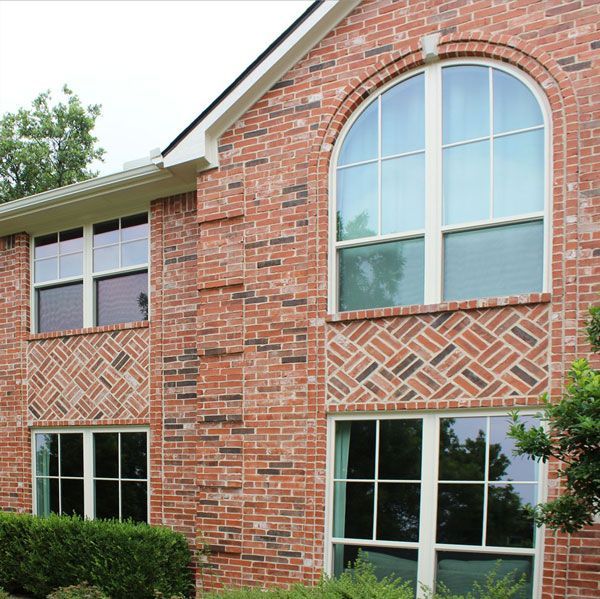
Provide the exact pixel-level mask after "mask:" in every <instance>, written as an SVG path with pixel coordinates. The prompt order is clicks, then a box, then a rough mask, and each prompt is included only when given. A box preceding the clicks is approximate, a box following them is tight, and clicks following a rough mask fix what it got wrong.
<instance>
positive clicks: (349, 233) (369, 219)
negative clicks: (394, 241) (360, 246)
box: [337, 164, 378, 241]
mask: <svg viewBox="0 0 600 599" xmlns="http://www.w3.org/2000/svg"><path fill="white" fill-rule="evenodd" d="M337 206H338V222H337V227H338V239H339V240H340V241H343V240H345V239H358V238H359V237H370V236H372V235H376V234H377V229H378V226H377V164H363V165H361V166H352V167H349V168H345V169H342V170H340V171H338V182H337Z"/></svg>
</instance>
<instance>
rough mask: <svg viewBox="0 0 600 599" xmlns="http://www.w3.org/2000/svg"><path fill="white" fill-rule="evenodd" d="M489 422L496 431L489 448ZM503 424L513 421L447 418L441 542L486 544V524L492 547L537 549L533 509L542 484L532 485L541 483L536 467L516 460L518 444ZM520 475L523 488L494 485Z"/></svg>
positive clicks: (443, 428) (442, 426)
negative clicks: (515, 447)
mask: <svg viewBox="0 0 600 599" xmlns="http://www.w3.org/2000/svg"><path fill="white" fill-rule="evenodd" d="M488 420H489V421H490V422H489V425H490V431H491V435H490V437H491V438H490V442H489V445H488V439H487V432H486V431H487V427H488ZM501 420H507V419H506V417H501V418H500V417H498V418H495V417H494V418H489V419H488V418H469V417H464V418H443V419H441V421H440V454H439V455H440V457H439V479H440V483H439V487H438V520H437V540H438V542H439V543H452V544H463V545H464V544H466V545H480V544H483V543H484V539H483V537H484V534H483V533H484V529H483V527H484V525H485V527H486V529H485V532H486V535H485V536H486V540H485V544H486V545H487V546H497V547H532V546H533V519H532V514H531V506H532V505H533V504H535V501H536V497H535V491H536V485H535V484H532V483H535V468H534V467H533V465H532V464H524V463H522V462H521V461H520V459H519V458H513V456H512V448H513V446H512V444H511V442H510V441H509V440H506V439H505V438H504V436H503V434H502V433H503V431H504V430H505V427H504V424H503V423H502V422H501ZM486 454H487V456H488V464H487V472H486ZM515 475H517V477H518V478H519V479H520V482H521V483H522V484H509V483H500V482H498V483H494V482H493V481H506V480H511V479H512V478H513V477H514V476H515ZM450 481H457V482H456V483H452V482H450ZM458 481H459V482H458ZM487 481H491V482H487ZM485 493H487V494H488V495H487V498H488V504H487V518H486V522H485V523H484V497H485V495H484V494H485Z"/></svg>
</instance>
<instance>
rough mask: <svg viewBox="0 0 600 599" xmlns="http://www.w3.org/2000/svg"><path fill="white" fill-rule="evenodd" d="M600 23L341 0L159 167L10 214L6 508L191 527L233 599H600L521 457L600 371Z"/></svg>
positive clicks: (549, 10)
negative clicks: (537, 430) (383, 582)
mask: <svg viewBox="0 0 600 599" xmlns="http://www.w3.org/2000/svg"><path fill="white" fill-rule="evenodd" d="M599 17H600V5H599V4H598V3H597V2H596V1H594V0H590V1H585V0H578V1H573V2H560V1H558V0H555V1H552V0H543V1H533V0H515V1H507V2H490V1H489V0H486V1H467V0H464V1H463V0H454V1H448V2H431V1H416V2H406V1H397V2H393V1H391V0H365V1H363V2H360V1H359V0H344V1H343V2H338V3H331V2H325V3H322V2H316V3H315V4H314V5H312V6H311V8H310V9H309V10H308V11H307V12H306V13H305V14H304V15H303V16H302V17H301V18H300V19H299V20H298V21H297V22H296V23H294V24H293V25H292V26H291V27H290V28H289V29H288V30H287V31H286V32H285V33H284V34H282V36H281V37H280V38H279V39H278V40H276V42H274V44H272V45H271V46H270V47H269V48H268V49H267V50H266V51H265V53H263V54H262V55H261V56H260V57H258V59H257V60H256V61H255V62H254V63H253V64H252V65H250V67H249V68H248V69H247V70H246V71H245V72H244V73H243V74H242V75H241V76H240V77H239V78H238V79H237V80H236V81H235V82H234V83H233V84H232V85H231V86H230V87H229V88H228V89H227V90H226V91H225V92H224V93H223V94H222V95H221V96H220V97H219V98H217V100H216V101H215V102H214V103H213V104H211V105H210V106H209V107H208V108H207V109H206V110H205V111H204V112H203V113H202V114H201V115H200V116H199V117H198V118H197V119H196V120H195V121H194V122H193V123H192V124H191V125H190V126H189V127H188V128H187V129H186V130H185V131H183V132H182V133H181V134H180V135H179V136H178V137H177V138H176V139H175V140H174V141H173V142H172V143H171V144H170V145H169V147H168V148H166V149H165V150H163V151H162V153H159V154H158V153H157V154H156V155H155V156H152V157H151V158H150V159H149V160H148V161H145V162H143V163H132V164H130V165H129V167H128V168H126V169H125V170H124V171H123V172H120V173H116V174H114V175H109V176H105V177H100V178H98V179H94V180H91V181H86V182H84V183H79V184H75V185H71V186H68V187H64V188H61V189H57V190H52V191H49V192H46V193H43V194H40V195H37V196H33V197H29V198H23V199H21V200H18V201H15V202H11V203H9V204H5V205H2V206H0V235H1V236H2V238H1V239H0V508H1V509H5V510H16V511H34V512H36V513H38V514H44V513H48V512H49V511H58V512H61V511H62V512H72V511H75V512H77V513H81V514H83V515H86V516H89V517H95V516H97V517H103V516H114V517H122V518H125V517H133V518H136V519H139V520H148V521H150V522H151V523H154V524H164V525H168V526H172V527H173V528H175V529H177V530H180V531H182V532H184V533H185V534H187V535H188V536H189V538H190V539H191V540H192V541H193V542H200V541H205V542H207V543H208V544H210V546H211V549H212V551H211V557H210V560H209V561H210V566H211V567H210V568H208V569H206V570H204V573H203V575H202V581H203V584H205V585H207V586H209V587H219V586H221V585H240V584H244V585H247V584H267V585H272V584H283V585H285V584H288V583H292V582H297V581H311V580H316V579H317V578H318V576H319V574H320V572H321V571H322V570H326V571H327V572H330V573H337V572H339V571H340V570H341V569H343V568H344V566H345V564H347V563H348V562H349V561H351V560H352V559H354V557H355V556H356V554H357V551H358V548H362V549H363V550H364V551H366V555H367V556H368V558H369V559H370V560H371V561H372V562H373V563H374V564H375V566H376V568H377V571H378V572H380V573H381V574H384V573H388V572H392V571H394V572H398V573H401V574H402V575H403V576H405V577H407V578H409V579H412V580H416V579H417V578H418V579H419V580H420V581H422V582H424V583H426V584H429V585H432V584H434V581H435V580H442V581H444V582H445V583H446V584H447V585H449V586H450V587H451V588H453V589H455V590H456V591H457V592H459V591H462V590H463V589H464V588H466V587H467V586H469V585H470V584H471V583H472V581H473V580H480V579H481V576H483V575H484V574H485V572H486V571H489V569H490V568H492V567H493V566H494V564H495V563H496V560H497V559H498V558H501V559H502V560H503V561H502V564H503V565H502V568H506V569H509V570H517V571H518V572H520V573H523V574H525V575H526V577H527V580H528V585H529V589H530V594H531V596H532V597H543V598H546V599H550V598H559V597H565V598H566V597H571V598H574V597H595V596H597V594H598V589H599V583H598V577H597V570H598V566H599V564H600V561H599V552H598V548H599V542H598V530H597V528H593V529H592V528H591V529H586V530H584V531H583V532H581V533H579V534H576V535H572V536H566V535H562V534H554V533H549V532H548V533H546V532H545V531H540V530H534V527H533V526H532V523H531V521H530V520H529V519H528V516H527V514H526V512H525V511H524V510H523V506H524V505H525V504H527V503H533V502H535V501H536V500H538V499H539V498H543V497H546V496H549V497H552V496H555V494H556V493H558V492H559V489H558V488H557V484H556V480H555V478H556V477H555V474H556V468H557V465H556V464H550V465H549V466H547V467H538V466H536V465H535V464H533V463H531V462H527V461H525V460H519V459H517V458H514V457H513V456H512V451H511V450H512V447H511V444H510V442H509V441H508V440H507V439H506V436H505V432H506V414H507V411H508V410H511V409H514V408H515V407H518V408H520V409H522V410H523V414H525V415H527V414H531V415H533V414H535V408H536V406H537V405H538V403H539V395H540V394H541V393H542V392H545V391H548V392H550V393H552V394H553V395H554V396H555V397H558V396H560V394H561V390H562V387H563V381H564V375H565V371H566V368H567V367H568V364H569V362H570V361H571V360H572V359H574V358H575V357H576V356H580V355H582V354H585V353H586V352H587V351H588V350H589V348H588V347H587V346H586V343H585V340H584V339H583V337H582V334H581V324H582V322H583V321H584V319H585V316H586V310H587V308H588V306H589V305H590V304H591V303H592V302H594V301H596V299H597V292H598V283H599V281H600V269H599V261H598V256H599V254H600V226H599V222H600V219H599V215H600V202H599V201H598V197H599V194H600V184H599V181H598V175H597V171H598V170H599V168H600V158H599V156H600V152H599V145H598V141H597V140H598V137H599V135H600V108H599V103H598V99H599V90H600V73H599V71H598V53H597V50H598V47H599V46H600V42H598V22H599ZM531 418H533V416H532V417H531Z"/></svg>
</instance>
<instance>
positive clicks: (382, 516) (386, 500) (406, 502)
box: [377, 483, 421, 542]
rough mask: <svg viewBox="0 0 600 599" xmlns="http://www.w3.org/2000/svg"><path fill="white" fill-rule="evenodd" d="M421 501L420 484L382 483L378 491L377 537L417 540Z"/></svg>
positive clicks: (386, 539)
mask: <svg viewBox="0 0 600 599" xmlns="http://www.w3.org/2000/svg"><path fill="white" fill-rule="evenodd" d="M420 501H421V485H420V484H415V483H380V484H379V485H378V491H377V538H378V539H381V540H385V541H413V542H417V541H418V540H419V505H420Z"/></svg>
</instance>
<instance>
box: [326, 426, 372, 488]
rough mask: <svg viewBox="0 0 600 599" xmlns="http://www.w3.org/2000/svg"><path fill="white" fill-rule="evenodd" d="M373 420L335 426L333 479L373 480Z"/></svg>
mask: <svg viewBox="0 0 600 599" xmlns="http://www.w3.org/2000/svg"><path fill="white" fill-rule="evenodd" d="M375 426H376V423H375V420H352V421H351V420H346V421H341V420H340V421H338V422H336V424H335V468H334V471H335V473H334V477H335V478H370V479H373V478H375Z"/></svg>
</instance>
